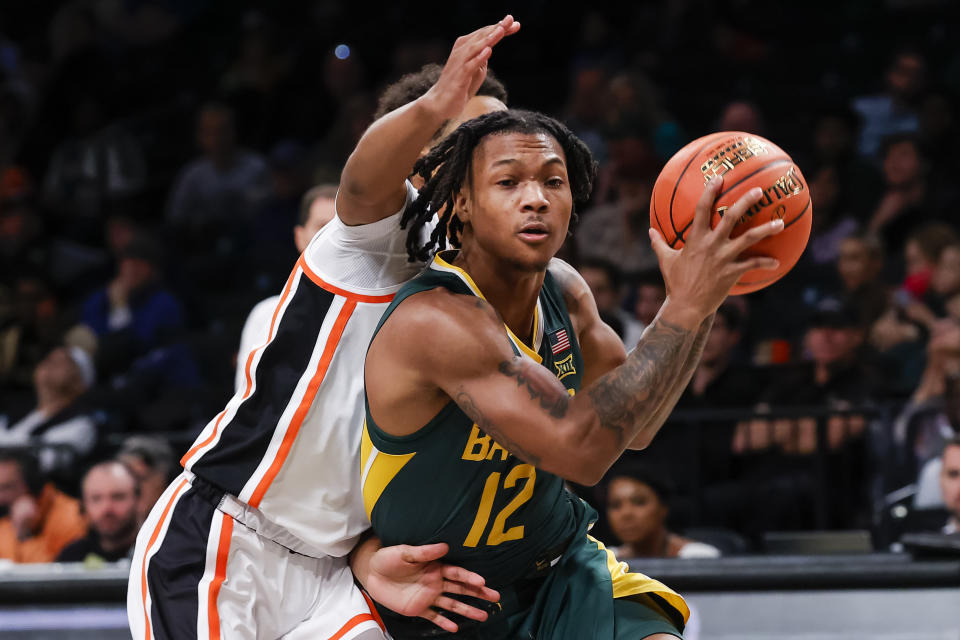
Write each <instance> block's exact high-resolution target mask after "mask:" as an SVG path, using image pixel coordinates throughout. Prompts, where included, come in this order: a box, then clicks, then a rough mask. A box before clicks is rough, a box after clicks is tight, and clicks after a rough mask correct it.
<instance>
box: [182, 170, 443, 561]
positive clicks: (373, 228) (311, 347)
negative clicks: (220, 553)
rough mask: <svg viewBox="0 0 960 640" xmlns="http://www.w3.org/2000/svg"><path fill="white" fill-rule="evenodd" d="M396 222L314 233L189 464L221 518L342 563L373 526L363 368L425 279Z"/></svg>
mask: <svg viewBox="0 0 960 640" xmlns="http://www.w3.org/2000/svg"><path fill="white" fill-rule="evenodd" d="M415 197H416V190H415V189H414V188H413V186H412V185H410V184H409V183H407V202H408V203H409V202H410V201H411V200H412V199H413V198H415ZM399 217H400V213H397V214H394V215H393V216H390V217H389V218H386V219H384V220H381V221H379V222H375V223H372V224H367V225H362V226H357V227H349V226H347V225H345V224H343V222H342V221H341V220H340V219H339V217H336V218H334V220H333V221H332V222H330V223H329V224H328V225H326V226H325V227H324V228H323V229H321V230H320V231H319V232H318V233H317V235H316V236H315V237H314V238H313V240H312V241H311V242H310V244H309V245H308V246H307V249H306V250H305V251H304V253H303V255H302V256H301V257H300V259H299V261H298V262H297V265H296V267H295V268H294V270H293V273H291V274H290V278H289V279H288V280H287V283H286V285H285V286H284V288H283V292H282V293H281V295H280V299H279V302H278V303H277V305H276V308H275V309H274V311H273V317H272V319H271V322H270V330H269V334H268V339H267V341H266V342H265V343H264V344H263V345H261V346H259V347H258V348H256V349H254V350H253V351H252V352H251V353H250V355H249V356H247V359H246V362H243V363H238V367H241V366H242V367H243V370H244V378H245V380H244V383H243V385H242V386H241V388H240V389H239V390H238V391H237V393H236V395H234V397H233V398H232V399H231V400H230V402H228V403H227V406H226V408H225V409H224V410H223V411H222V412H220V414H219V415H217V416H216V417H215V418H214V419H213V420H211V421H210V423H209V424H207V426H206V427H205V428H204V430H203V432H202V433H201V434H200V436H199V437H198V438H197V440H196V442H195V443H194V445H193V446H192V447H191V448H190V450H189V451H188V452H187V453H186V455H184V457H183V459H182V460H181V463H182V464H183V466H184V468H185V469H186V470H187V471H188V472H190V473H192V474H194V475H196V476H198V477H200V478H202V479H203V480H205V481H206V482H208V483H210V484H212V485H214V486H215V487H217V488H218V489H222V490H223V491H224V492H225V495H224V497H223V499H222V501H221V504H220V509H221V510H222V511H223V512H225V513H227V514H229V515H232V516H233V517H234V518H236V519H237V520H238V521H240V522H242V523H244V524H246V525H247V526H249V527H251V528H252V529H254V530H257V531H258V532H259V533H261V535H265V537H269V538H272V539H275V540H276V541H277V542H279V543H281V544H283V545H284V546H287V547H288V548H290V549H292V550H294V551H297V552H300V553H304V554H306V555H312V556H320V555H331V556H343V555H345V554H347V553H349V552H350V550H351V549H352V548H353V546H354V544H355V543H356V539H357V537H358V536H359V534H360V533H362V532H363V531H364V530H366V529H367V528H368V527H369V526H370V524H369V521H368V519H367V517H366V514H365V512H364V508H363V500H362V496H361V489H360V474H359V473H358V472H357V469H359V462H358V459H359V455H360V438H361V433H362V425H363V416H364V406H363V361H364V357H365V355H366V351H367V347H368V346H369V344H370V340H371V338H372V336H373V333H374V330H375V329H376V326H377V322H378V321H379V320H380V316H381V315H382V314H383V311H384V310H385V309H386V308H387V305H388V304H389V303H390V301H391V300H392V299H393V294H394V293H395V292H396V291H397V289H399V288H400V286H401V285H402V284H403V283H404V282H406V281H407V280H409V279H410V278H412V277H413V276H415V275H416V274H417V273H419V271H420V270H421V269H422V268H423V264H422V263H417V262H409V261H408V259H407V252H406V247H405V241H406V232H405V231H403V230H401V229H400V223H399ZM426 232H427V233H428V232H429V230H427V231H426ZM264 520H266V521H267V522H268V523H269V526H267V527H265V526H264ZM267 529H269V531H268V530H267Z"/></svg>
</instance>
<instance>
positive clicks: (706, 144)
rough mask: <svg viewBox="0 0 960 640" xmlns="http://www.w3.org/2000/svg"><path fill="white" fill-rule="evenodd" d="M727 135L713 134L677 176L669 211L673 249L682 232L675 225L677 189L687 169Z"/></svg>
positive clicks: (723, 132)
mask: <svg viewBox="0 0 960 640" xmlns="http://www.w3.org/2000/svg"><path fill="white" fill-rule="evenodd" d="M725 135H727V132H726V131H722V132H719V133H715V134H713V136H711V137H710V139H709V140H707V141H706V142H704V143H703V144H702V145H700V148H699V149H697V150H696V151H695V152H693V154H692V155H691V156H690V159H689V160H687V164H686V165H684V167H683V171H681V172H680V175H679V176H677V180H676V181H675V182H674V183H673V192H672V193H671V194H670V208H669V210H668V213H669V215H670V227H671V228H673V233H674V236H673V243H671V245H670V246H671V247H672V246H673V245H674V244H676V242H677V238H679V237H680V232H678V231H677V225H675V224H674V222H673V201H674V200H675V199H676V197H677V189H679V188H680V183H681V182H682V181H683V176H684V175H686V173H687V169H689V168H690V165H691V164H693V161H694V160H696V159H697V158H698V157H699V156H700V154H701V153H703V150H704V149H706V148H707V147H709V146H710V145H712V144H714V143H715V142H716V140H717V138H719V137H722V136H725Z"/></svg>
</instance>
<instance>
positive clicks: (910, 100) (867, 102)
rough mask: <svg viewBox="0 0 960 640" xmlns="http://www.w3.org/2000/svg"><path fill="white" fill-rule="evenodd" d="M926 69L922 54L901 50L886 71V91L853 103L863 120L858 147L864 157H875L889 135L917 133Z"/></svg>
mask: <svg viewBox="0 0 960 640" xmlns="http://www.w3.org/2000/svg"><path fill="white" fill-rule="evenodd" d="M926 67H927V64H926V61H925V60H924V58H923V55H922V54H921V53H920V52H919V51H914V50H910V49H904V50H901V51H898V52H897V53H896V54H895V55H894V57H893V60H892V61H891V64H890V66H889V67H888V68H887V75H886V85H887V86H886V90H885V92H884V93H882V94H879V95H874V96H865V97H862V98H857V99H856V100H854V101H853V108H854V110H856V111H857V113H859V114H860V116H861V117H862V118H863V129H862V130H861V132H860V145H859V148H860V153H861V154H862V155H864V156H867V157H873V156H874V155H876V153H877V151H878V150H879V149H880V144H881V142H882V141H883V139H884V138H886V137H887V136H890V135H893V134H897V133H912V132H915V131H917V129H918V128H919V126H920V120H919V118H918V116H917V100H918V98H919V97H920V94H921V93H922V91H923V88H924V85H925V83H926Z"/></svg>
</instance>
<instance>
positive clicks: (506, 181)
mask: <svg viewBox="0 0 960 640" xmlns="http://www.w3.org/2000/svg"><path fill="white" fill-rule="evenodd" d="M497 184H498V185H500V186H501V187H512V186H514V185H516V184H517V181H516V180H514V179H513V178H503V179H501V180H497Z"/></svg>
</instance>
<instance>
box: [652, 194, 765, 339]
mask: <svg viewBox="0 0 960 640" xmlns="http://www.w3.org/2000/svg"><path fill="white" fill-rule="evenodd" d="M722 186H723V178H714V179H713V180H711V181H710V182H708V183H707V184H706V186H705V187H704V189H703V195H702V196H701V197H700V201H699V202H698V203H697V208H696V211H695V212H694V216H693V222H692V224H691V225H690V233H689V234H688V235H687V238H686V241H685V243H684V246H683V247H682V248H681V249H671V248H670V246H669V245H668V244H667V243H666V242H665V241H664V239H663V236H661V235H660V233H659V232H657V231H656V230H655V229H652V228H651V229H650V240H651V241H652V242H653V250H654V252H656V254H657V258H658V260H659V261H660V270H661V271H662V272H663V280H664V283H665V284H666V288H667V298H668V299H669V300H672V301H674V305H672V308H673V310H674V312H675V313H676V314H677V315H676V316H674V317H673V318H672V320H673V321H675V322H678V323H679V324H681V325H683V326H686V327H687V328H696V327H697V326H699V324H700V322H702V321H703V319H704V318H706V317H707V316H708V315H710V314H711V313H713V312H714V311H716V310H717V307H719V306H720V303H722V302H723V300H724V298H726V297H727V295H728V294H729V293H730V289H731V288H732V287H733V285H735V284H736V283H737V280H739V279H740V277H741V276H742V275H743V274H745V273H746V272H747V271H750V270H752V269H776V268H777V267H778V266H779V265H780V262H779V261H778V260H777V259H776V258H770V257H753V258H745V259H740V254H742V253H743V252H744V251H746V250H747V249H749V248H750V247H752V246H753V245H755V244H756V243H758V242H759V241H760V240H763V239H764V238H766V237H768V236H772V235H774V234H777V233H780V232H781V231H783V220H774V221H772V222H768V223H766V224H762V225H760V226H758V227H754V228H752V229H750V230H749V231H747V232H746V233H744V234H742V235H741V236H739V237H737V238H731V237H730V234H731V233H732V232H733V228H734V226H736V224H737V221H738V220H739V219H740V217H741V216H742V215H743V214H745V213H746V212H747V210H748V209H749V208H750V207H751V206H753V205H754V204H756V202H757V201H759V200H760V197H761V196H762V195H763V192H762V191H761V190H760V189H759V188H754V189H751V190H750V191H748V192H747V194H746V195H744V196H743V197H742V198H740V199H739V200H737V201H736V203H734V205H733V206H732V207H730V208H729V209H728V210H727V212H726V213H725V214H724V216H723V218H721V220H720V222H718V223H717V226H716V228H715V229H711V228H710V219H711V217H712V212H713V208H714V202H715V200H716V199H717V197H718V195H719V194H720V189H721V187H722Z"/></svg>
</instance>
